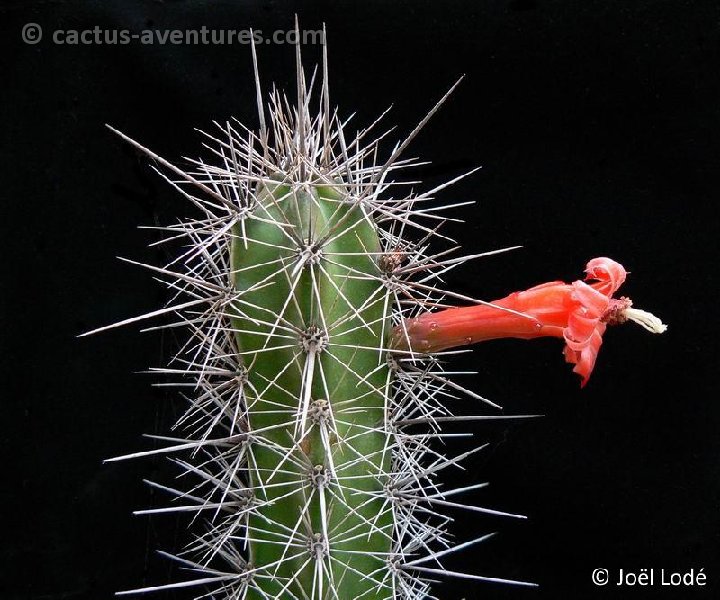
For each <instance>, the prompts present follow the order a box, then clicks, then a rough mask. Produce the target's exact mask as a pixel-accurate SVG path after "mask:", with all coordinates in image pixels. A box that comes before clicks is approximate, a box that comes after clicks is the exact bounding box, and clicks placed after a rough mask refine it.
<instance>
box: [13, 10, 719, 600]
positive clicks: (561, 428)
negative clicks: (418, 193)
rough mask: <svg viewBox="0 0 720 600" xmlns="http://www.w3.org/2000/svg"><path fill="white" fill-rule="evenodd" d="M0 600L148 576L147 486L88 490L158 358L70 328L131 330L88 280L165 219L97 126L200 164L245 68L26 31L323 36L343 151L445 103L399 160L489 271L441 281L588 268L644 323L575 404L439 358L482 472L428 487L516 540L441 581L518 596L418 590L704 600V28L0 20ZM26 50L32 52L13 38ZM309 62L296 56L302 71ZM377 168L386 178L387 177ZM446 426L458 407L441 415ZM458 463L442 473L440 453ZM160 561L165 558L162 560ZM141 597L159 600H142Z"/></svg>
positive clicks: (264, 13) (715, 152)
mask: <svg viewBox="0 0 720 600" xmlns="http://www.w3.org/2000/svg"><path fill="white" fill-rule="evenodd" d="M1 6H2V8H1V9H0V21H1V24H2V31H1V40H0V49H1V52H0V64H2V82H3V85H2V105H1V106H2V123H1V127H2V128H1V129H0V132H1V134H0V161H1V164H2V173H3V185H2V190H3V196H4V200H3V201H2V204H1V209H0V210H1V211H2V237H1V238H0V239H1V240H2V243H3V248H2V260H1V261H0V264H1V266H2V272H3V277H2V286H3V287H2V293H1V294H0V298H1V299H2V308H3V317H2V333H0V338H1V339H2V342H3V344H4V348H3V352H2V362H1V365H2V367H1V368H2V373H3V375H2V382H3V386H2V390H3V392H2V396H3V400H2V414H3V416H2V421H1V422H2V429H1V433H0V440H1V441H2V448H3V451H4V454H5V456H6V458H5V459H4V460H3V463H2V465H3V474H2V482H3V484H2V498H3V501H4V502H3V504H5V505H6V507H7V508H5V507H4V508H3V511H2V519H3V521H2V532H1V535H2V538H3V542H4V544H3V545H2V554H1V555H0V574H1V575H2V581H0V586H2V591H1V592H0V593H1V595H2V598H10V599H13V600H14V599H20V598H32V599H36V600H40V599H61V598H62V599H96V598H97V599H101V598H108V597H110V595H111V593H112V592H114V591H116V590H118V589H128V588H131V587H137V586H141V585H143V584H150V583H164V582H167V581H169V580H170V578H172V577H177V573H173V572H172V570H171V569H170V568H169V567H168V566H167V564H166V563H165V562H164V561H161V560H158V559H156V558H155V557H154V555H153V550H154V549H155V548H157V547H158V546H162V547H170V548H171V547H172V546H173V544H175V543H176V540H175V536H176V533H175V532H176V530H178V529H179V530H181V529H182V527H177V528H176V527H175V523H174V522H173V520H172V518H171V519H169V520H168V519H159V518H158V519H151V520H148V519H146V518H140V517H132V516H131V515H130V512H131V510H133V509H137V508H141V507H145V506H148V505H153V504H155V503H157V502H159V500H160V499H155V498H154V497H152V494H151V493H150V491H148V489H147V488H145V487H144V486H143V484H142V482H141V479H142V478H143V477H152V476H153V475H159V476H161V477H162V476H163V473H159V472H160V471H164V469H165V467H164V466H163V463H162V462H161V461H152V460H147V461H139V462H133V463H122V464H114V465H102V464H101V461H102V459H104V458H107V457H110V456H114V455H118V454H122V453H125V452H129V451H132V450H135V449H138V448H140V447H148V442H144V441H142V439H141V438H140V433H141V432H160V433H162V432H165V431H166V426H167V423H168V422H169V420H170V419H171V418H172V413H173V411H175V410H177V409H178V406H176V405H177V402H175V403H173V400H172V397H167V396H166V395H164V394H162V393H161V392H158V391H153V389H151V387H150V385H149V384H150V383H151V381H152V379H151V378H150V377H148V376H147V375H139V374H134V373H137V372H139V371H142V370H143V369H145V368H146V367H148V366H159V365H161V364H163V361H164V360H165V359H167V357H168V356H169V354H170V352H171V350H172V348H173V347H174V344H175V343H176V340H174V339H173V338H172V337H171V336H162V335H159V334H139V333H138V331H137V327H131V328H128V329H124V330H116V331H114V332H110V333H106V334H103V335H100V336H97V337H93V338H85V339H77V338H76V337H75V336H76V335H77V334H79V333H81V332H83V331H85V330H87V329H90V328H93V327H97V326H100V325H103V324H107V323H110V322H113V321H116V320H119V319H121V318H125V317H128V316H133V315H136V314H140V313H142V312H145V311H149V310H152V309H154V308H157V307H159V306H160V305H161V303H162V302H163V300H164V295H163V292H162V290H161V288H160V286H158V285H157V284H154V283H153V282H152V280H151V277H150V276H149V274H148V273H146V272H143V271H142V270H140V269H137V268H133V267H130V266H128V265H124V264H122V263H120V262H119V261H117V260H115V258H114V257H115V256H116V255H121V256H127V257H130V258H133V259H137V260H140V261H145V262H155V263H160V262H162V261H163V260H164V259H165V258H166V256H164V255H163V253H162V252H161V251H159V250H157V249H150V250H149V249H146V247H145V246H146V245H147V243H148V242H150V241H152V240H153V239H154V235H153V234H152V232H148V231H147V230H138V229H136V228H135V227H136V226H137V225H153V224H156V223H168V222H171V221H172V220H173V219H174V218H175V217H176V216H177V215H183V214H189V213H188V212H187V210H188V209H187V207H186V206H184V204H183V202H182V199H181V198H179V197H178V196H177V195H176V194H174V193H173V192H172V190H170V189H169V188H168V187H167V186H165V185H163V184H162V182H161V181H160V180H159V179H158V178H157V177H156V176H155V175H154V174H153V173H152V172H151V170H150V169H149V167H148V166H147V161H146V160H144V159H143V158H141V157H139V156H137V155H136V153H135V152H134V151H133V150H131V149H130V148H128V147H127V146H125V145H123V144H122V143H120V142H119V141H118V140H117V139H115V138H114V137H113V136H112V135H111V134H110V133H109V132H108V131H107V130H106V129H105V128H104V127H103V124H104V123H110V124H112V125H113V126H115V127H117V128H118V129H120V130H122V131H124V132H125V133H127V134H128V135H130V136H132V137H134V138H135V139H138V140H140V141H141V142H143V143H144V144H145V145H147V146H148V147H151V148H153V149H154V150H155V151H157V152H158V153H159V154H161V155H163V156H165V157H167V158H169V159H171V160H181V157H182V156H197V155H198V154H200V153H201V150H200V138H199V136H198V135H197V134H195V133H194V132H193V128H194V127H201V128H208V127H209V126H210V121H211V120H212V119H218V120H224V119H226V118H228V117H230V116H236V117H238V118H239V119H240V120H241V121H243V122H246V123H248V124H250V125H251V126H255V124H256V117H255V110H254V88H253V86H252V80H251V59H250V50H249V48H248V47H247V46H239V45H237V44H236V45H234V46H172V45H165V46H158V45H155V46H143V45H141V44H140V43H139V42H136V43H133V44H131V45H128V46H82V45H80V46H67V45H65V46H58V45H54V44H53V43H52V41H51V39H50V36H51V32H52V30H54V29H85V28H92V27H94V26H95V25H99V26H101V27H103V28H120V29H130V30H132V31H140V30H142V29H145V28H159V29H185V28H188V27H195V28H199V27H201V26H202V25H205V26H207V27H208V28H216V29H221V28H234V29H241V28H247V27H255V28H258V29H261V30H263V31H272V30H274V29H289V28H291V27H292V20H293V15H294V13H296V12H297V13H298V15H299V17H300V21H301V25H302V27H303V28H306V29H316V28H319V27H320V26H321V23H322V22H323V21H324V22H326V23H327V27H328V42H329V53H330V74H331V87H332V91H331V93H332V100H333V104H338V105H339V106H340V107H341V112H342V114H345V115H349V114H350V113H351V112H353V111H357V116H356V121H357V125H358V126H361V125H366V124H368V123H369V122H370V121H371V120H372V119H373V118H374V117H375V116H376V115H378V114H379V113H380V112H381V111H382V110H383V109H385V108H386V107H387V106H388V105H390V104H391V103H392V104H394V108H393V111H392V113H391V115H390V117H389V118H388V124H390V123H393V124H397V125H398V130H397V132H396V133H395V134H393V135H391V136H390V137H391V139H392V140H393V141H394V140H397V139H398V138H399V137H400V136H401V135H402V134H404V133H406V132H408V131H409V130H410V129H411V128H412V127H413V125H414V124H415V122H416V121H417V120H419V119H420V118H421V117H422V116H423V115H424V114H425V112H426V111H427V110H428V109H429V108H430V106H431V105H432V104H433V103H434V102H435V100H437V99H438V98H439V97H440V96H441V95H442V93H444V91H445V90H446V89H447V88H448V87H449V86H450V85H451V84H452V82H453V81H454V80H455V79H456V78H457V77H458V76H459V75H460V74H463V73H464V74H466V78H465V80H464V82H463V83H462V84H461V86H460V87H459V89H458V90H457V92H456V93H455V94H454V96H453V97H452V98H451V99H450V100H449V101H448V103H447V104H446V106H445V107H444V108H443V109H442V111H441V112H440V113H439V114H438V115H437V116H436V117H435V118H434V119H433V120H432V121H431V122H430V124H429V125H428V127H427V129H426V130H425V131H424V132H423V133H422V135H420V136H419V137H418V139H417V140H416V142H415V143H414V144H413V145H412V147H411V150H410V152H409V154H410V155H412V156H420V157H422V158H425V159H428V160H430V161H432V164H431V165H429V166H426V167H423V168H420V169H418V171H417V172H416V173H414V175H418V176H419V177H421V178H422V179H424V180H425V182H426V184H427V185H428V186H430V185H434V184H437V183H439V182H440V181H442V180H444V179H448V178H451V177H454V176H456V175H458V174H459V173H461V172H462V171H464V170H467V169H469V168H471V167H474V166H477V165H482V170H481V171H480V172H479V173H477V174H475V175H474V176H473V177H472V178H470V179H468V180H467V181H464V182H461V183H459V184H458V185H456V186H454V187H453V188H452V189H450V190H447V191H445V192H444V193H443V194H442V199H443V200H446V201H459V200H475V201H476V202H477V203H476V204H475V205H474V206H473V207H469V208H464V209H461V210H458V211H457V212H456V214H455V215H454V216H462V217H463V218H464V219H465V220H466V224H465V225H464V226H462V227H461V226H458V225H454V224H453V225H452V226H450V227H448V231H449V232H450V233H451V234H453V235H455V236H456V237H457V238H458V239H459V240H460V241H461V242H462V243H463V245H464V248H465V250H466V251H467V252H479V251H483V250H490V249H494V248H498V247H503V246H509V245H515V244H519V245H522V246H524V248H523V249H521V250H516V251H514V252H512V253H509V254H505V255H501V256H496V257H493V258H488V259H484V260H481V261H479V262H477V263H475V264H473V265H471V266H467V267H465V268H464V269H462V270H458V271H457V272H456V273H455V274H454V275H453V277H452V278H451V279H450V282H451V284H452V285H453V286H454V287H455V288H457V289H459V290H460V291H462V292H463V293H466V294H470V295H476V296H480V297H483V298H486V299H492V298H496V297H500V296H503V295H505V294H506V293H508V292H510V291H513V290H516V289H522V288H525V287H529V286H531V285H534V284H536V283H539V282H542V281H547V280H553V279H565V280H568V281H571V280H573V279H577V278H579V276H580V274H581V271H582V268H583V267H584V264H585V262H586V261H587V260H588V259H589V258H591V257H593V256H598V255H608V256H611V257H613V258H615V259H616V260H618V261H620V262H622V263H623V264H624V265H625V266H626V267H627V268H628V270H629V271H631V275H630V277H629V280H628V282H627V283H626V285H625V286H624V288H623V290H622V292H623V293H625V294H627V295H629V296H631V297H632V298H633V299H634V300H635V302H636V305H637V306H641V307H645V308H648V309H650V310H652V311H653V312H655V313H656V314H658V315H660V316H662V317H663V319H664V320H665V321H666V322H667V323H669V325H670V329H669V331H668V332H667V333H666V334H665V335H664V336H659V337H656V336H651V335H650V334H646V333H645V332H643V331H642V330H640V329H639V328H637V327H634V326H632V325H627V326H626V327H624V328H621V329H617V330H611V331H609V332H608V334H607V335H606V338H605V345H604V346H603V349H602V352H601V354H600V357H599V361H598V366H597V368H596V370H595V372H594V373H593V377H592V379H591V381H590V383H589V385H588V386H587V387H586V388H585V389H584V390H582V391H581V390H580V389H579V386H578V381H577V378H576V376H575V375H573V374H572V373H571V372H570V369H569V367H568V366H566V365H565V364H563V360H562V355H561V352H560V350H561V349H560V344H559V343H558V342H557V341H556V340H540V341H534V342H521V341H513V340H507V341H499V342H493V343H489V344H486V345H484V346H481V347H478V348H477V349H476V350H475V351H474V353H473V354H472V355H471V356H469V357H463V358H460V359H458V361H457V366H458V368H461V367H467V368H474V369H476V370H477V371H478V375H476V376H474V377H473V378H471V379H469V380H468V385H469V386H470V387H472V388H473V389H476V390H478V391H480V392H482V393H483V394H484V395H486V396H488V397H490V398H492V399H493V400H495V401H497V402H498V403H500V404H502V405H503V406H504V407H505V411H506V412H507V413H509V414H510V413H542V414H544V415H546V418H544V419H539V420H535V421H532V422H524V423H522V424H520V425H516V426H512V427H503V428H493V429H490V428H487V427H478V428H476V429H475V432H476V435H477V437H478V438H479V439H485V437H489V439H490V440H491V441H492V445H491V451H490V452H488V453H486V454H485V455H484V456H483V457H482V458H480V457H478V458H477V459H474V460H471V461H470V462H469V463H468V464H467V471H466V473H464V474H462V475H453V481H455V482H459V481H461V480H463V479H462V478H468V479H469V480H470V481H483V480H488V481H490V482H491V486H490V488H489V489H488V490H486V491H483V492H482V493H478V494H477V495H476V496H475V497H474V498H473V499H474V500H475V501H477V502H479V503H482V504H484V505H488V506H493V507H497V508H502V509H505V510H508V511H511V512H521V513H524V514H527V515H528V517H529V519H528V520H527V521H524V522H513V521H511V520H507V519H489V518H476V517H475V516H474V515H472V516H468V515H467V514H465V515H462V514H460V515H457V522H456V524H455V531H456V532H457V533H458V534H459V539H460V540H464V539H469V538H470V537H471V536H475V535H479V534H480V533H482V532H487V531H499V532H500V535H499V536H496V537H495V538H494V539H493V540H492V541H489V542H487V544H485V545H483V546H480V547H478V548H477V549H475V550H471V551H468V552H465V553H464V554H463V555H460V556H457V557H456V558H455V559H453V560H451V561H448V564H447V566H448V567H449V568H453V569H455V570H468V571H469V572H473V573H480V574H485V575H494V576H499V577H508V578H518V579H524V580H530V581H536V582H538V583H539V584H540V588H539V589H538V590H526V589H518V588H508V587H502V586H495V585H483V584H475V583H472V582H469V583H467V582H458V581H452V580H450V581H448V582H447V583H446V584H445V585H444V586H443V587H438V588H437V593H438V594H439V596H440V597H441V598H448V599H453V598H462V597H465V598H467V599H471V598H492V599H495V598H512V599H515V600H528V599H534V598H538V599H539V598H542V599H546V598H547V599H563V598H598V599H608V600H609V599H617V598H629V599H632V598H672V599H680V598H694V597H702V598H711V597H718V594H720V510H719V509H720V467H719V466H718V465H719V464H720V435H719V434H718V430H719V429H720V409H718V394H717V391H718V390H717V383H716V379H715V376H716V372H717V367H718V344H717V335H718V327H717V318H718V316H717V315H718V302H717V292H718V285H717V273H716V266H717V258H718V252H717V250H718V247H717V239H716V238H717V230H718V221H719V219H718V208H717V198H718V190H720V169H719V168H718V166H719V165H718V161H720V137H719V136H720V95H719V92H720V6H719V5H717V3H716V2H712V1H698V2H683V1H672V2H670V1H665V2H662V1H656V2H647V1H643V2H627V1H615V0H603V1H593V0H583V2H559V1H550V0H536V1H534V0H514V1H510V0H503V1H475V2H446V3H443V2H406V1H401V2H398V1H395V2H388V3H383V2H374V1H368V2H363V3H351V2H347V1H342V2H315V3H312V2H286V3H282V2H252V1H247V2H236V3H232V2H209V1H206V2H202V1H195V2H190V1H165V2H160V1H153V2H151V1H147V2H140V1H126V2H121V1H119V0H116V1H104V2H100V1H98V2H71V1H67V2H61V1H57V2H32V1H31V2H7V1H5V2H2V4H1ZM27 22H37V23H39V24H40V25H41V26H42V27H43V28H44V31H45V37H44V39H43V40H42V41H41V42H40V43H39V44H37V45H26V44H24V43H23V42H22V41H21V37H20V32H21V28H22V26H23V24H25V23H27ZM259 54H260V67H261V73H262V78H263V81H264V83H265V85H266V87H268V86H269V85H270V83H271V82H275V83H277V84H278V86H279V87H281V88H285V89H288V90H292V86H293V85H294V83H293V81H294V74H293V68H294V67H293V61H294V55H293V48H292V47H290V46H282V45H268V46H263V47H261V48H260V49H259ZM319 56H320V48H319V47H307V48H306V49H305V61H306V65H309V64H312V63H313V62H316V61H317V60H318V59H319ZM390 149H391V148H390V145H389V144H388V146H387V147H386V151H388V152H389V151H390ZM457 410H458V411H459V412H466V414H467V413H471V412H475V411H476V407H474V406H471V405H470V404H469V403H466V405H464V406H462V407H457ZM461 447H462V445H456V446H452V447H451V448H449V450H450V451H457V450H458V449H459V448H461ZM181 539H182V538H181V537H179V536H178V540H181ZM601 567H605V568H608V569H610V570H611V571H615V570H616V569H617V568H619V567H623V568H625V569H629V570H639V569H640V568H643V567H647V568H655V569H660V568H666V569H670V570H683V569H688V568H691V567H694V568H696V569H700V568H704V572H705V573H706V575H707V578H708V585H707V586H706V587H705V588H700V589H695V590H692V589H690V590H688V589H680V590H678V589H661V588H659V587H657V586H656V587H655V588H651V589H639V588H633V589H628V588H625V589H620V588H617V587H615V586H613V585H609V586H607V587H605V588H596V587H595V586H593V585H592V583H591V580H590V574H591V572H592V570H593V569H595V568H601ZM166 597H168V598H171V597H172V598H175V597H177V598H180V597H184V596H181V595H180V594H175V595H172V594H169V595H167V596H166Z"/></svg>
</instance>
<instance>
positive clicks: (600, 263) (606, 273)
mask: <svg viewBox="0 0 720 600" xmlns="http://www.w3.org/2000/svg"><path fill="white" fill-rule="evenodd" d="M585 273H587V276H586V277H585V279H586V280H591V279H594V280H596V281H597V283H594V284H592V287H594V288H595V289H596V290H598V291H599V292H602V293H603V294H605V295H606V296H607V297H608V298H609V297H610V296H612V295H613V294H614V293H615V292H617V291H618V289H619V288H620V286H621V285H622V284H623V282H624V281H625V277H626V276H627V271H626V270H625V267H623V266H622V265H621V264H620V263H618V262H615V261H614V260H613V259H612V258H608V257H607V256H599V257H598V258H593V259H592V260H591V261H590V262H588V264H587V266H586V267H585Z"/></svg>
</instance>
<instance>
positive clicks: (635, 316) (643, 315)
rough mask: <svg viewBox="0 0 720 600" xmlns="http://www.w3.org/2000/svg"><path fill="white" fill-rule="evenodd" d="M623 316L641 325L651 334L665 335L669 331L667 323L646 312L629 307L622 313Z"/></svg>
mask: <svg viewBox="0 0 720 600" xmlns="http://www.w3.org/2000/svg"><path fill="white" fill-rule="evenodd" d="M622 315H623V316H624V317H625V318H627V319H629V320H630V321H633V322H635V323H637V324H638V325H641V326H642V327H644V328H645V329H647V330H648V331H649V332H650V333H664V332H665V331H666V330H667V325H665V323H663V322H662V321H661V320H660V319H658V318H657V317H656V316H655V315H654V314H652V313H649V312H647V311H646V310H640V309H639V308H632V307H628V308H626V309H625V310H623V311H622Z"/></svg>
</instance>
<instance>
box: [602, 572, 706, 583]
mask: <svg viewBox="0 0 720 600" xmlns="http://www.w3.org/2000/svg"><path fill="white" fill-rule="evenodd" d="M615 585H618V586H636V585H637V586H653V585H661V586H674V587H692V586H704V585H707V575H705V572H704V569H694V568H693V569H688V570H687V571H675V570H673V569H654V568H652V569H640V570H638V571H628V570H626V569H619V570H618V577H617V579H616V581H615Z"/></svg>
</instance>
